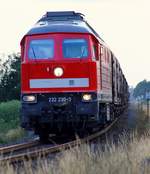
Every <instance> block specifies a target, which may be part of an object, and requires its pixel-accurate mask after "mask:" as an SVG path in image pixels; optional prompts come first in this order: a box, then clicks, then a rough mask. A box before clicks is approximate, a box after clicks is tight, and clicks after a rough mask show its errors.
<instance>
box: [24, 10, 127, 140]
mask: <svg viewBox="0 0 150 174" xmlns="http://www.w3.org/2000/svg"><path fill="white" fill-rule="evenodd" d="M21 58H22V62H21V79H22V80H21V84H22V87H21V102H22V108H21V121H22V127H23V128H25V129H27V130H31V129H32V130H34V131H35V133H36V134H39V136H40V138H41V139H46V138H48V135H49V134H50V133H55V134H58V133H61V132H65V131H68V130H69V131H71V130H73V131H80V130H82V129H83V128H84V129H91V128H93V127H94V126H96V125H98V124H105V123H106V122H108V121H112V120H113V119H114V118H115V117H116V116H118V115H119V114H120V113H121V112H122V111H123V110H124V109H125V108H126V106H127V103H128V84H127V81H126V79H125V77H124V75H123V73H122V70H121V68H120V65H119V63H118V60H117V59H116V57H115V56H114V54H113V53H112V51H111V50H110V49H109V48H108V46H106V44H105V43H104V41H103V40H102V39H101V38H100V36H99V35H98V34H97V33H96V32H95V31H94V29H93V28H92V27H91V26H90V25H89V24H88V23H87V22H86V21H85V20H84V17H83V15H82V14H81V13H75V12H73V11H67V12H47V13H46V15H45V16H44V17H42V18H41V19H40V20H39V21H38V22H37V23H36V25H35V26H34V27H33V28H32V29H31V30H30V31H29V32H28V33H27V34H26V35H25V36H24V37H23V39H22V41H21Z"/></svg>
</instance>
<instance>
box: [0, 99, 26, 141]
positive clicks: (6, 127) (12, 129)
mask: <svg viewBox="0 0 150 174" xmlns="http://www.w3.org/2000/svg"><path fill="white" fill-rule="evenodd" d="M19 110H20V102H19V101H17V100H13V101H9V102H4V103H0V143H7V142H10V141H14V140H16V139H18V138H19V137H22V136H23V134H24V132H23V130H22V129H21V128H20V127H19V124H20V119H19V115H20V113H19V112H20V111H19Z"/></svg>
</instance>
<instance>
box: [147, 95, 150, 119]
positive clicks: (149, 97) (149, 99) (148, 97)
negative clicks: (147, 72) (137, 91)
mask: <svg viewBox="0 0 150 174" xmlns="http://www.w3.org/2000/svg"><path fill="white" fill-rule="evenodd" d="M149 101H150V92H146V104H147V116H149V110H150V108H149Z"/></svg>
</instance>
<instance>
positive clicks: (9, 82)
mask: <svg viewBox="0 0 150 174" xmlns="http://www.w3.org/2000/svg"><path fill="white" fill-rule="evenodd" d="M1 67H2V70H1V71H2V72H1V74H2V76H1V80H0V102H1V101H8V100H12V99H19V98H20V55H18V54H12V55H9V56H8V59H7V60H6V61H5V62H4V63H3V64H2V65H1Z"/></svg>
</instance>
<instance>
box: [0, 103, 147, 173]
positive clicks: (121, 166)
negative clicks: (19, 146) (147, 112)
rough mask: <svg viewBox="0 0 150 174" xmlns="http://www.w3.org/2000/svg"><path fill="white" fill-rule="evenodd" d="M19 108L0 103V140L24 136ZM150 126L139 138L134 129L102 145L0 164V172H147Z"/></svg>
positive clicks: (15, 104)
mask: <svg viewBox="0 0 150 174" xmlns="http://www.w3.org/2000/svg"><path fill="white" fill-rule="evenodd" d="M19 108H20V103H19V102H18V101H11V102H7V103H1V104H0V141H1V143H4V142H8V141H12V140H16V139H18V138H19V137H22V136H23V131H22V130H21V128H20V127H19ZM149 128H150V127H149ZM149 128H148V129H147V132H145V134H144V135H142V136H140V137H139V136H137V134H136V133H135V132H133V133H131V134H130V135H129V134H124V135H122V136H120V138H119V140H118V142H115V143H113V142H111V143H110V142H108V143H106V144H105V145H103V146H100V145H97V146H95V145H94V144H91V145H89V144H84V145H82V146H80V147H75V148H73V149H71V150H68V151H64V152H62V153H59V154H58V155H56V157H54V156H53V157H52V158H49V159H41V158H40V157H39V159H38V160H37V162H35V161H34V162H32V161H28V162H24V164H23V165H22V166H21V167H20V168H19V169H18V168H17V167H15V168H14V167H13V166H11V165H10V164H9V163H7V164H3V163H0V174H1V173H2V174H3V173H5V174H16V173H20V174H35V173H36V174H43V173H44V174H149V173H150V129H149Z"/></svg>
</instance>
